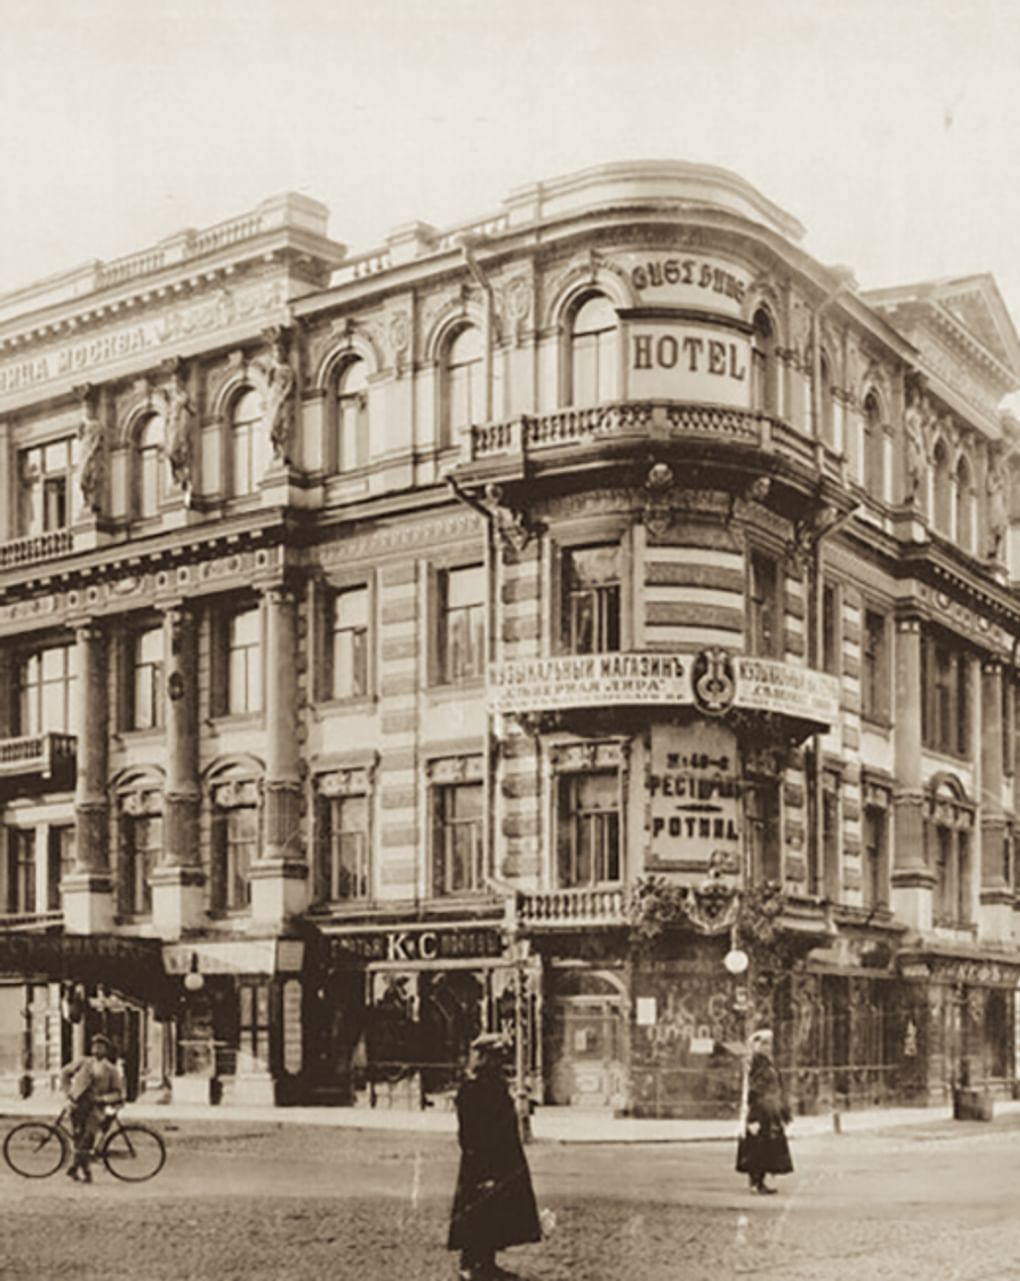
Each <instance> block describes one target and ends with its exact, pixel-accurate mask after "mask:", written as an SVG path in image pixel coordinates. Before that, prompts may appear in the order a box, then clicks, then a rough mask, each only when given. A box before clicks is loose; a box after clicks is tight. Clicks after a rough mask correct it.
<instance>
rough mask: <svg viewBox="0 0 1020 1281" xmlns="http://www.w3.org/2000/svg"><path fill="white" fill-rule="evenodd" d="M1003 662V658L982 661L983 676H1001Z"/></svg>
mask: <svg viewBox="0 0 1020 1281" xmlns="http://www.w3.org/2000/svg"><path fill="white" fill-rule="evenodd" d="M1002 668H1003V662H1002V659H1001V658H983V659H982V660H981V674H982V676H999V675H1001V673H1002Z"/></svg>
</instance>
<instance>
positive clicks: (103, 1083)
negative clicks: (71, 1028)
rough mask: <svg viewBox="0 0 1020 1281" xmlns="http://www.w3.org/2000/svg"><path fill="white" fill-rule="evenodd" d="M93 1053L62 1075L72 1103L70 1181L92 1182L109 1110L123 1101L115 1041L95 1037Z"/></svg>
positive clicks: (70, 1064)
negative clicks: (91, 1166)
mask: <svg viewBox="0 0 1020 1281" xmlns="http://www.w3.org/2000/svg"><path fill="white" fill-rule="evenodd" d="M91 1048H92V1053H91V1054H85V1055H83V1056H82V1057H81V1058H80V1059H76V1060H75V1061H74V1062H73V1063H69V1064H68V1065H67V1067H65V1068H64V1069H63V1071H62V1072H61V1074H60V1079H61V1085H62V1086H63V1089H64V1093H65V1094H66V1095H67V1098H68V1101H69V1103H70V1114H71V1133H72V1135H73V1137H74V1160H73V1161H72V1162H71V1164H70V1166H69V1167H68V1170H67V1177H68V1178H69V1179H80V1180H81V1181H82V1182H83V1183H91V1182H92V1172H91V1170H90V1169H89V1164H90V1162H91V1160H92V1149H93V1147H94V1145H95V1142H96V1138H97V1136H98V1134H99V1132H100V1130H101V1129H102V1127H103V1117H104V1114H105V1111H106V1108H107V1107H109V1106H110V1105H111V1104H115V1103H122V1102H123V1100H124V1083H123V1080H122V1078H121V1074H120V1069H119V1068H118V1067H117V1064H116V1062H115V1059H114V1047H113V1042H112V1041H111V1040H110V1039H109V1037H106V1036H103V1035H102V1034H101V1033H100V1034H99V1035H97V1036H94V1037H93V1038H92V1046H91Z"/></svg>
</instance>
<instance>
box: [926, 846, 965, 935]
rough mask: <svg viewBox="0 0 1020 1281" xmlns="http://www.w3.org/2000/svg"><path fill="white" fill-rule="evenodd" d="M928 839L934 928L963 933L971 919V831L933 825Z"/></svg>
mask: <svg viewBox="0 0 1020 1281" xmlns="http://www.w3.org/2000/svg"><path fill="white" fill-rule="evenodd" d="M928 837H929V841H930V842H931V843H932V844H933V845H934V859H933V863H934V871H935V902H934V916H935V924H936V925H945V926H950V927H952V928H957V929H959V928H963V929H965V928H967V926H969V925H970V924H971V923H972V919H973V911H972V907H971V903H972V889H973V887H972V876H973V868H972V866H971V842H970V831H969V830H968V829H967V828H964V827H951V826H948V825H946V824H942V823H934V824H929V828H928Z"/></svg>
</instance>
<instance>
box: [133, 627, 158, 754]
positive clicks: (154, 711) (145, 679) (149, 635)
mask: <svg viewBox="0 0 1020 1281" xmlns="http://www.w3.org/2000/svg"><path fill="white" fill-rule="evenodd" d="M129 644H130V650H131V703H130V713H129V717H128V725H129V728H131V729H156V728H158V727H159V726H161V725H162V724H163V629H162V627H150V628H147V629H146V630H145V631H143V632H136V633H135V634H134V635H133V636H132V637H131V638H130V641H129Z"/></svg>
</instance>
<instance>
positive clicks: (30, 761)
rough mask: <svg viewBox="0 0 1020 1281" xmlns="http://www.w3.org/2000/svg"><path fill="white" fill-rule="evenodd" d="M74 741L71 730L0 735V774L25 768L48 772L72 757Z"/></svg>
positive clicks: (69, 760)
mask: <svg viewBox="0 0 1020 1281" xmlns="http://www.w3.org/2000/svg"><path fill="white" fill-rule="evenodd" d="M77 742H78V740H77V739H76V738H75V736H74V735H73V734H55V733H45V734H26V735H22V736H21V737H19V738H4V739H0V777H2V776H3V775H10V774H24V773H26V772H28V771H30V770H31V771H32V772H37V773H41V774H51V773H53V771H54V770H55V769H56V768H57V767H58V766H60V765H63V764H68V763H71V762H73V761H74V759H75V755H76V751H77Z"/></svg>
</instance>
